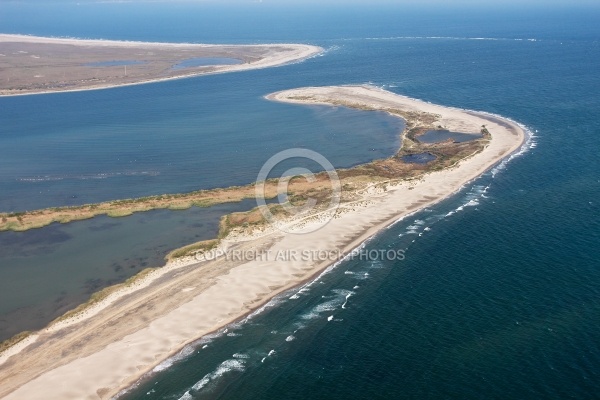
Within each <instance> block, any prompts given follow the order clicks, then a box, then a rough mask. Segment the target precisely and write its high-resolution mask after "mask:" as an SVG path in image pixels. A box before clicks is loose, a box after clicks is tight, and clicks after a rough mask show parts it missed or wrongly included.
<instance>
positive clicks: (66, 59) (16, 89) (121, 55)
mask: <svg viewBox="0 0 600 400" xmlns="http://www.w3.org/2000/svg"><path fill="white" fill-rule="evenodd" d="M322 51H323V49H322V48H321V47H318V46H311V45H306V44H290V43H275V44H256V45H254V44H252V45H216V44H197V43H157V42H134V41H116V40H92V39H68V38H49V37H40V36H27V35H13V34H0V68H1V69H4V70H5V74H4V75H3V78H2V79H1V80H0V96H18V95H27V94H42V93H55V92H72V91H81V90H96V89H106V88H111V87H117V86H129V85H139V84H144V83H150V82H159V81H167V80H172V79H181V78H189V77H193V76H199V75H208V74H220V73H226V72H237V71H245V70H251V69H261V68H270V67H276V66H281V65H285V64H290V63H294V62H299V61H302V60H305V59H307V58H310V57H313V56H315V55H317V54H319V53H321V52H322ZM196 58H208V59H211V58H213V59H214V58H216V59H236V60H239V61H240V63H239V64H223V65H219V64H216V65H204V66H197V67H185V68H173V67H174V66H175V67H176V66H177V65H179V63H181V62H183V61H185V60H190V59H192V60H193V59H196ZM119 60H121V62H126V63H127V67H126V68H125V64H122V65H121V64H119V63H118V62H119ZM115 61H116V62H117V65H111V64H110V63H112V62H115ZM102 63H108V64H102Z"/></svg>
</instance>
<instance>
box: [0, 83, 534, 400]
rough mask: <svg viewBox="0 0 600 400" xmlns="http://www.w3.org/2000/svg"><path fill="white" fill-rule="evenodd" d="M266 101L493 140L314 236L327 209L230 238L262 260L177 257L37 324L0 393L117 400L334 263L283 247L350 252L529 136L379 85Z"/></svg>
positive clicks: (368, 197) (227, 246)
mask: <svg viewBox="0 0 600 400" xmlns="http://www.w3.org/2000/svg"><path fill="white" fill-rule="evenodd" d="M268 98H269V99H271V100H274V101H284V102H294V103H302V104H317V103H318V104H340V103H346V104H347V103H352V104H354V105H355V106H356V107H359V108H360V107H361V106H368V107H371V108H381V109H386V108H396V109H402V110H406V111H421V112H423V111H424V112H427V113H431V114H436V115H439V121H440V124H441V125H443V126H445V127H447V128H449V129H452V130H457V131H462V132H478V131H479V130H480V129H481V126H482V125H486V127H487V129H488V131H489V132H490V134H491V140H490V142H489V143H488V145H487V147H485V149H484V150H483V151H482V152H480V153H477V154H475V155H473V156H471V157H469V158H467V159H465V160H462V161H461V162H460V163H459V164H458V165H456V166H453V167H452V168H449V169H446V170H443V171H436V172H431V173H429V174H427V175H426V176H425V177H424V178H422V179H420V180H418V181H416V180H413V181H410V182H399V183H395V184H393V185H389V186H388V187H387V188H386V189H381V188H378V187H373V188H372V190H367V191H365V192H364V196H363V198H362V199H360V200H359V201H356V202H354V203H352V204H348V203H345V204H343V205H342V207H341V208H340V209H339V210H338V211H337V215H336V218H334V219H332V220H331V221H330V222H329V223H328V224H326V225H325V226H323V227H322V228H321V229H318V230H316V231H314V232H311V233H307V234H298V233H301V232H302V231H310V230H311V229H310V228H311V226H312V225H313V224H319V223H320V221H319V220H320V219H322V218H324V217H325V214H320V215H313V216H311V217H310V218H303V219H302V220H301V221H289V224H288V226H287V227H286V230H287V231H291V232H292V233H283V232H282V231H279V230H275V229H271V230H266V231H263V232H261V233H256V234H254V235H252V236H243V235H236V236H229V237H226V238H225V239H224V240H223V241H222V242H221V244H220V246H221V250H223V251H232V250H237V251H248V252H263V253H264V252H265V251H268V254H269V255H270V256H269V257H267V258H259V259H255V260H248V261H245V262H243V261H235V260H227V259H224V258H219V259H216V260H204V261H198V260H195V259H187V260H178V261H177V262H175V263H171V264H169V265H168V266H167V267H166V268H163V269H160V270H158V271H155V272H153V273H152V274H150V275H148V276H146V277H145V278H144V279H142V280H141V281H139V282H136V283H135V286H132V287H130V288H126V289H124V290H123V291H122V292H120V293H115V294H113V295H111V296H110V297H109V298H107V299H105V300H104V301H103V302H101V303H100V304H98V305H96V306H95V307H94V308H92V309H89V310H88V311H86V312H84V313H82V314H80V315H78V316H75V317H73V318H71V319H70V320H66V321H62V322H60V323H57V324H55V325H51V326H49V327H48V328H46V329H44V330H41V331H39V332H36V333H35V337H33V338H31V339H29V340H28V342H26V345H21V346H19V347H16V348H13V349H12V350H11V349H9V352H5V354H4V355H2V356H1V357H0V398H3V399H24V398H60V399H98V398H100V399H106V398H110V397H111V396H114V395H115V394H117V393H118V392H119V391H120V390H122V389H123V388H126V387H128V386H130V385H131V384H133V383H134V382H135V381H136V380H137V379H139V378H140V377H141V376H142V375H143V374H145V373H147V372H149V371H151V370H152V369H153V368H154V367H155V366H156V365H157V364H159V363H160V362H161V361H162V360H164V359H166V358H168V357H169V356H171V355H173V354H175V353H176V352H177V351H179V350H180V349H181V348H182V347H183V346H185V344H187V343H189V342H191V341H194V340H195V339H198V338H199V337H201V336H203V335H205V334H207V333H209V332H211V331H214V330H216V329H218V328H219V327H222V326H224V325H226V324H227V323H229V322H231V321H234V320H236V319H238V318H240V317H241V316H243V315H245V314H247V313H248V312H250V311H251V310H253V309H256V308H257V307H259V306H260V305H262V304H264V303H265V302H267V301H268V300H269V299H270V298H272V297H273V296H274V295H276V294H277V293H280V292H282V291H284V290H286V289H288V288H290V287H293V286H295V285H298V284H299V283H301V282H303V281H305V280H306V279H309V278H310V277H312V276H314V275H315V274H318V273H319V272H320V271H322V270H323V269H324V268H326V267H327V266H328V265H330V264H331V263H332V262H331V261H320V260H318V259H311V258H306V259H305V258H302V257H300V258H298V259H296V260H293V259H289V258H288V259H285V258H283V259H280V260H278V259H277V258H276V255H277V254H281V253H282V252H283V253H285V252H287V253H288V254H289V253H293V252H298V253H301V252H303V251H304V250H306V249H311V250H313V251H324V252H325V251H331V250H339V251H340V252H342V253H343V252H349V251H351V250H352V249H354V248H356V247H357V246H358V245H359V244H360V243H362V242H363V241H365V240H366V239H368V238H369V237H371V236H373V235H374V234H376V233H377V232H378V231H380V230H382V229H384V228H385V227H387V226H389V225H390V224H391V223H393V222H395V221H397V220H398V219H399V218H401V217H403V216H406V215H407V214H410V213H414V212H415V211H417V210H419V209H422V208H424V207H427V206H429V205H431V204H433V203H436V202H438V201H440V200H442V199H444V198H446V197H448V196H450V195H451V194H453V193H455V192H456V191H457V190H459V189H460V188H461V187H462V186H463V185H464V184H466V183H467V182H469V181H471V180H473V179H474V178H476V177H477V176H479V175H481V174H482V173H483V172H485V171H486V170H487V169H489V168H490V167H491V166H493V165H494V164H496V163H498V162H499V161H500V160H501V159H503V158H505V157H507V156H508V155H510V154H511V153H513V152H514V151H515V150H517V149H518V148H519V147H520V146H521V145H522V143H523V142H524V139H525V132H524V130H523V129H522V128H521V127H519V126H518V125H517V124H515V123H513V122H511V121H509V120H505V119H499V118H490V116H489V115H483V114H478V113H474V112H469V111H465V110H460V109H455V108H448V107H443V106H439V105H434V104H429V103H426V102H422V101H419V100H414V99H411V98H408V97H404V96H399V95H396V94H393V93H390V92H386V91H383V90H380V89H377V88H374V87H367V86H341V87H315V88H302V89H294V90H288V91H284V92H278V93H274V94H271V95H269V96H268ZM11 355H12V356H11ZM9 356H10V357H9ZM57 382H60V384H57Z"/></svg>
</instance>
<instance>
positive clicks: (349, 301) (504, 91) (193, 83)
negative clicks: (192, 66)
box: [0, 2, 600, 399]
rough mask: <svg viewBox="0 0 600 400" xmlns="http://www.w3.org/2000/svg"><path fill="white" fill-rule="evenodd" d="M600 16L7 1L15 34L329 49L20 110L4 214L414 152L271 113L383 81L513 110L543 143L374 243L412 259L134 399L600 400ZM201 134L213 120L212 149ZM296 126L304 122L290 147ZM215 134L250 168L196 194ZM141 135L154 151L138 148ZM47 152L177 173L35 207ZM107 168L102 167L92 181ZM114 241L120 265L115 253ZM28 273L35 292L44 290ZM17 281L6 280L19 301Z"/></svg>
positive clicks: (155, 382)
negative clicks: (287, 101)
mask: <svg viewBox="0 0 600 400" xmlns="http://www.w3.org/2000/svg"><path fill="white" fill-rule="evenodd" d="M77 4H79V5H77ZM25 16H26V17H25ZM599 16H600V9H598V8H597V7H596V8H593V7H591V6H590V7H588V8H576V7H571V8H568V9H567V8H560V7H558V6H554V7H545V8H544V9H543V10H541V9H535V8H534V7H532V8H526V7H523V8H519V9H517V8H510V9H500V8H498V9H491V10H490V9H485V8H483V7H479V8H478V7H474V8H473V7H471V8H444V7H441V6H440V7H437V8H427V7H425V6H421V7H417V6H410V7H400V6H395V5H382V6H380V7H375V6H371V7H366V6H365V7H362V6H358V5H354V6H352V5H350V6H346V7H341V6H319V7H317V6H314V5H313V6H311V7H309V6H298V5H287V6H284V5H273V4H267V2H265V3H264V4H260V3H254V4H240V5H237V6H236V7H231V6H229V7H226V6H225V5H217V4H212V3H208V4H191V3H177V4H170V5H165V4H162V3H144V4H143V5H142V4H139V3H93V4H90V3H85V2H81V3H39V2H23V3H16V2H15V3H2V4H0V26H2V30H3V31H4V32H6V33H25V34H36V35H49V36H69V37H85V38H104V39H123V40H149V41H173V42H177V41H190V42H213V43H268V42H302V43H310V44H316V45H320V46H322V47H324V48H325V49H326V52H325V53H324V54H323V55H322V56H319V57H315V58H312V59H310V60H307V61H305V62H302V63H298V64H293V65H288V66H284V67H279V68H273V69H265V70H257V71H248V72H243V73H239V74H238V73H236V74H223V75H215V76H208V77H197V78H192V79H185V80H179V81H172V82H163V83H156V84H149V85H141V86H132V87H126V88H118V89H110V90H101V91H89V92H78V93H66V94H57V95H47V96H23V97H15V98H0V120H1V121H2V127H1V128H0V144H1V145H2V147H3V148H5V149H6V148H9V149H10V152H8V151H7V152H6V153H5V154H3V156H2V158H0V165H1V166H2V167H1V168H0V171H1V172H0V174H2V177H0V178H1V179H0V185H2V187H3V188H2V192H1V193H2V194H1V196H0V197H1V199H0V202H1V204H2V205H3V207H4V208H5V209H6V208H8V209H11V208H12V209H17V208H18V207H19V205H20V204H27V207H37V206H42V205H43V206H54V205H57V204H61V203H62V202H64V201H73V202H77V201H88V200H87V199H92V198H93V199H102V198H107V199H109V198H115V197H117V196H120V195H123V197H130V196H132V195H136V193H138V192H139V193H153V192H154V191H158V192H160V191H165V190H166V191H185V190H193V189H195V187H194V186H195V185H196V186H197V185H206V186H211V185H214V184H215V183H219V182H235V180H236V179H237V180H238V182H243V181H244V180H246V179H249V178H251V177H252V174H250V173H248V174H247V175H243V172H249V171H252V168H256V166H257V165H258V166H260V162H261V160H263V159H264V160H266V159H268V158H269V157H270V156H271V155H273V154H274V153H275V152H276V149H278V148H280V147H284V146H290V145H292V144H294V143H295V142H294V141H302V144H303V145H304V146H306V147H307V148H312V149H314V150H317V151H322V152H324V154H326V155H327V157H331V158H334V160H333V161H332V162H333V163H334V165H336V166H346V165H352V164H353V162H361V161H364V160H367V159H371V158H377V157H382V156H384V155H385V154H389V152H390V151H392V152H393V151H394V148H395V147H397V146H398V143H397V142H395V143H392V142H389V140H390V139H391V138H393V131H394V130H395V129H397V128H398V127H397V126H394V123H393V122H392V121H387V120H385V119H383V120H381V119H380V117H381V116H380V115H379V116H375V117H374V118H371V117H372V115H371V116H369V115H368V113H366V114H364V115H363V114H361V113H357V112H352V111H350V110H343V109H342V110H338V111H328V110H326V109H311V108H304V107H296V106H283V105H274V104H271V103H268V102H265V101H264V100H263V99H262V96H264V95H265V94H267V93H270V92H272V91H276V90H283V89H287V88H293V87H299V86H308V85H333V84H357V83H370V84H373V85H376V86H379V87H382V88H384V89H387V90H390V91H393V92H396V93H399V94H402V95H407V96H410V97H414V98H419V99H422V100H425V101H430V102H432V103H438V104H442V105H447V106H454V107H461V108H466V109H473V110H480V111H486V112H490V113H494V114H499V115H502V116H504V117H508V118H511V119H513V120H515V121H518V122H520V123H522V124H524V125H525V126H526V127H527V128H528V129H529V131H530V132H531V137H530V139H529V141H528V143H527V144H526V145H525V146H524V147H523V149H522V150H521V151H520V152H519V153H518V154H516V155H515V156H513V157H512V158H511V159H510V160H508V161H505V162H503V163H502V164H500V165H498V166H495V167H494V168H493V169H492V170H490V171H489V172H487V173H486V174H484V175H483V176H482V177H481V178H479V179H477V180H475V181H474V182H471V183H470V184H468V185H466V186H465V187H464V188H462V190H461V191H460V192H458V193H457V194H456V195H455V196H453V197H451V198H449V199H447V200H445V201H443V202H441V203H439V204H437V205H435V206H433V207H430V208H427V209H425V210H422V211H420V212H418V213H416V214H414V215H411V216H410V217H407V218H405V219H404V220H401V221H398V222H397V223H396V224H394V225H393V226H391V227H390V228H389V229H387V230H385V231H384V232H381V233H380V234H379V235H377V236H376V237H374V238H372V239H371V240H370V241H368V242H367V243H365V244H364V246H365V247H364V249H365V250H378V249H392V250H403V251H404V254H405V257H404V258H403V259H402V260H399V259H396V260H390V261H386V260H379V261H361V260H360V259H351V260H346V261H343V262H341V263H339V264H338V265H336V266H335V267H334V268H332V269H330V270H328V271H327V272H326V273H324V274H323V275H321V276H319V277H318V278H316V279H315V280H314V281H312V282H310V283H309V284H307V285H305V286H303V287H301V288H297V289H294V290H292V291H290V292H288V293H285V294H283V295H281V296H279V297H277V298H276V299H274V300H273V301H272V302H270V303H269V304H268V305H267V306H266V307H264V308H262V309H260V310H258V311H257V312H256V313H254V314H253V315H251V316H249V317H248V318H247V319H245V320H243V321H240V322H239V323H237V324H234V325H231V326H229V327H226V328H224V329H222V330H221V331H219V332H217V333H215V334H214V335H211V336H210V337H205V338H202V339H201V340H200V341H198V342H197V343H195V344H194V345H192V346H188V347H187V348H185V349H184V350H183V351H182V352H181V354H179V355H178V356H177V357H175V358H173V359H171V360H167V361H166V362H164V363H162V364H161V365H159V367H157V368H156V369H155V371H154V372H153V373H152V374H150V375H149V376H146V377H145V378H144V379H142V380H141V381H140V382H139V383H138V384H137V385H136V387H135V388H133V389H132V390H131V391H129V392H127V393H125V394H123V396H122V397H123V398H124V399H216V398H220V399H280V398H286V399H299V398H311V399H321V398H322V399H345V398H370V399H372V398H382V399H383V398H386V399H387V398H399V399H412V398H419V399H420V398H430V399H445V398H463V399H479V398H484V397H485V398H502V399H507V398H508V399H521V398H549V399H563V398H594V397H597V393H599V392H600V384H599V383H598V382H600V379H599V375H600V348H599V347H598V343H600V337H599V333H598V329H597V325H598V322H600V296H599V294H600V289H599V288H600V262H599V261H598V249H599V248H600V213H599V210H600V158H599V157H598V155H597V151H598V149H599V148H600V122H599V121H598V119H597V118H595V117H596V115H595V114H596V113H597V111H598V110H600V74H598V72H597V70H598V67H599V65H600V27H598V25H597V23H596V22H595V21H597V19H598V17H599ZM215 99H216V100H215ZM126 104H132V106H131V107H130V108H127V107H125V105H126ZM233 108H235V110H236V112H235V113H232V112H231V110H232V109H233ZM163 109H164V110H168V112H162V113H161V112H160V110H163ZM269 110H277V111H276V112H275V117H273V118H275V120H273V119H268V118H266V117H265V116H264V113H265V112H268V111H269ZM338 112H339V113H341V114H340V115H339V116H338V115H336V113H338ZM344 113H349V115H347V114H344ZM271 114H273V113H271ZM298 118H300V119H302V121H300V122H299V121H298ZM293 121H295V123H296V124H300V125H301V126H300V125H292V124H291V122H293ZM347 121H350V122H347ZM378 121H381V122H378ZM223 124H226V126H223ZM357 124H360V125H357ZM200 125H206V127H207V128H206V134H205V135H202V134H200V133H199V132H201V130H199V128H198V126H200ZM288 129H296V130H295V131H294V134H293V137H292V138H291V139H290V137H289V136H288V135H286V132H288ZM357 131H359V132H357ZM211 132H219V134H211ZM228 132H229V135H230V136H227V133H228ZM230 132H235V134H231V133H230ZM328 132H335V133H336V134H335V135H334V136H328ZM194 134H196V135H197V136H196V137H194V145H193V146H191V148H190V149H183V150H180V151H183V152H184V154H185V155H186V156H185V157H177V155H178V152H179V150H178V143H179V144H182V143H188V142H191V141H192V139H191V138H192V137H193V135H194ZM144 135H149V136H148V138H149V139H151V140H144V139H143V138H141V137H143V136H144ZM161 135H169V137H172V138H173V143H170V144H169V146H167V147H164V146H160V147H159V146H158V145H156V147H153V146H154V144H155V143H167V141H168V140H166V139H164V140H165V141H164V142H160V141H161V140H163V139H161ZM170 135H172V136H170ZM256 135H260V136H256ZM343 135H345V136H343ZM282 136H288V138H287V139H283V138H281V137H282ZM255 137H260V138H261V141H260V142H259V143H260V145H257V146H256V147H255V148H253V149H250V150H248V151H251V157H250V156H249V157H247V158H240V157H239V156H236V155H235V152H234V150H235V149H234V146H233V145H232V143H234V142H235V141H236V140H247V142H246V143H255V144H257V141H256V140H254V141H252V139H253V138H255ZM340 137H342V138H340ZM109 139H110V140H109ZM234 139H235V140H234ZM87 140H90V141H91V142H93V143H94V145H93V146H92V147H91V148H89V149H88V150H86V151H89V154H88V156H87V157H81V159H80V158H78V157H77V156H76V154H74V149H76V148H77V146H81V144H82V143H84V142H85V141H87ZM273 140H274V141H275V142H276V144H275V145H273V146H270V143H272V141H273ZM204 141H206V146H213V148H215V149H217V148H218V149H220V151H225V150H221V147H220V146H222V148H223V149H226V151H227V153H225V156H224V157H228V158H223V157H222V158H221V159H225V160H228V162H229V160H232V165H231V168H232V169H238V170H239V171H241V172H240V174H239V175H237V176H234V175H235V174H234V173H232V172H231V171H230V170H224V169H223V168H219V167H216V166H215V165H212V166H211V168H210V170H208V173H207V174H200V175H203V176H202V177H200V178H198V179H197V180H195V179H194V178H193V172H194V171H196V170H197V169H198V168H200V167H199V166H200V165H201V164H197V163H196V161H193V157H191V153H192V152H195V151H197V149H200V148H202V146H204V145H205V144H204V143H205V142H204ZM140 142H143V143H144V144H145V145H146V146H148V147H145V148H143V149H141V150H140V149H139V146H137V145H138V144H140ZM49 143H50V144H53V145H52V146H50V145H49ZM5 146H12V147H5ZM277 146H280V147H277ZM30 149H31V153H28V152H29V151H30ZM44 149H46V153H44V154H47V155H48V157H49V158H50V157H52V156H53V155H54V154H56V158H57V159H59V158H61V159H64V158H65V155H72V157H70V158H67V160H68V162H63V161H64V160H62V161H61V160H60V159H59V160H49V159H44V160H46V161H47V162H48V164H47V166H49V167H48V169H51V168H50V167H52V168H55V169H54V170H52V171H51V172H49V173H47V175H49V176H51V177H63V176H69V177H73V176H75V175H78V174H79V175H78V176H81V175H85V176H86V177H87V176H88V175H90V174H95V173H103V171H109V172H111V173H121V174H122V172H123V171H133V172H143V171H154V172H157V173H154V174H152V175H140V174H138V175H136V174H130V175H119V176H115V177H112V176H111V177H109V178H106V179H101V180H93V181H94V182H102V183H99V184H98V185H100V186H99V187H98V186H96V183H93V184H91V183H89V182H88V181H90V179H76V178H69V179H62V180H56V181H54V182H59V183H56V185H58V187H61V189H60V191H57V193H51V194H48V195H46V194H44V193H42V194H39V193H38V194H35V192H34V189H31V187H34V185H35V184H38V183H37V182H28V181H18V182H20V183H17V181H16V180H14V179H13V180H12V181H11V179H10V178H11V176H12V177H15V176H19V177H20V176H24V177H34V176H44V175H45V174H46V173H45V172H44V171H38V170H35V169H36V168H38V167H44V168H45V165H44V164H39V165H38V164H35V163H31V162H26V161H20V160H21V158H20V157H16V156H15V154H17V155H19V154H23V155H24V156H23V157H24V158H27V157H32V158H30V160H31V159H34V158H35V159H38V158H39V157H38V156H39V155H40V154H42V153H43V150H44ZM50 149H51V151H50ZM163 149H164V152H163ZM372 149H376V150H375V151H372ZM34 150H35V151H34ZM188 150H189V153H186V152H188ZM36 151H37V153H36ZM373 152H375V153H377V154H376V155H373V154H371V153H373ZM386 152H388V153H386ZM36 154H37V155H38V156H36ZM107 154H108V155H110V154H123V157H131V158H124V160H126V161H129V160H131V159H134V160H137V157H142V156H145V157H147V158H146V159H143V160H140V161H139V162H140V163H142V164H143V165H139V166H138V165H136V164H135V163H130V164H133V165H130V166H128V167H127V168H130V169H127V168H125V165H126V163H122V164H119V163H116V164H115V165H114V169H113V170H110V168H109V167H110V165H111V163H110V160H109V159H108V158H106V157H105V156H106V155H107ZM379 154H381V155H379ZM94 157H95V158H94ZM103 157H105V158H103ZM336 157H337V158H336ZM5 160H8V161H5ZM89 160H94V163H95V164H96V165H99V166H100V167H102V168H96V169H94V167H93V165H91V164H92V163H90V162H88V161H89ZM96 160H100V161H96ZM190 160H192V161H190ZM213 160H214V159H213ZM353 160H355V161H353ZM210 161H211V160H209V161H208V162H210ZM233 161H235V163H233ZM136 162H137V161H136ZM245 162H248V164H245ZM98 163H99V164H98ZM168 163H171V164H172V165H167V164H168ZM213 164H214V161H213ZM207 165H208V164H207ZM228 166H229V165H228ZM11 168H12V169H11ZM44 168H40V169H41V170H43V169H44ZM96 171H100V172H96ZM204 175H207V176H208V177H205V176H204ZM44 182H45V183H44ZM49 182H50V183H49ZM62 182H67V183H62ZM86 182H88V183H86ZM26 183H27V184H26ZM39 184H40V187H43V188H44V190H46V191H50V192H52V190H53V189H54V188H56V187H57V186H55V185H54V183H52V181H50V180H47V181H41V182H40V183H39ZM11 185H12V186H11ZM61 185H65V186H61ZM102 185H104V186H102ZM18 188H22V189H18ZM188 188H190V189H188ZM19 190H23V192H19ZM39 191H41V190H39V189H38V192H39ZM58 192H60V193H63V194H60V193H58ZM22 193H30V194H31V195H27V196H25V197H26V198H22V197H21V196H24V195H23V194H22ZM73 195H75V197H73ZM13 196H14V197H13ZM61 196H62V197H61ZM103 196H104V197H103ZM66 199H72V200H66ZM192 211H193V210H190V212H192ZM181 213H186V211H182V212H181ZM177 215H178V218H180V217H181V215H184V214H177ZM130 218H133V217H130ZM128 221H130V219H129V218H125V219H122V220H119V223H121V224H124V225H127V224H129V222H128ZM131 221H133V220H131ZM131 223H134V222H131ZM78 224H80V223H79V222H76V223H73V224H72V226H73V228H75V227H77V225H78ZM70 225H71V224H70ZM174 226H176V224H174ZM49 228H50V227H49ZM45 229H47V228H43V229H42V230H40V232H42V231H44V230H45ZM52 229H55V228H52ZM198 229H199V230H201V229H205V228H202V227H198ZM84 231H85V230H84V229H80V230H79V232H81V235H84V234H85V232H84ZM48 232H49V231H48ZM79 232H78V235H79ZM38 234H40V235H41V234H42V233H38ZM157 234H158V233H157ZM2 235H4V234H0V240H1V239H2ZM187 235H188V237H189V232H187ZM184 236H185V235H182V236H181V240H184ZM84 239H85V238H83V239H81V238H80V239H79V240H83V241H85V240H84ZM155 240H156V242H159V239H156V238H155ZM102 246H104V247H103V249H105V251H106V253H110V251H111V249H112V248H113V247H116V246H117V243H111V242H110V241H108V242H107V243H105V244H103V245H102ZM2 254H4V253H2ZM113 262H114V261H113ZM3 266H4V264H3ZM81 268H86V267H85V265H84V266H81ZM86 274H88V275H90V276H92V275H93V272H91V271H87V272H86ZM86 274H82V275H84V276H85V275H86ZM5 276H9V275H5ZM21 279H23V281H22V282H21V283H22V284H26V283H27V282H26V279H27V278H26V276H25V277H23V278H21ZM18 283H19V282H16V283H15V282H12V281H9V280H7V279H6V278H3V279H1V280H0V285H2V290H0V292H6V291H7V290H6V288H7V287H9V285H13V284H18ZM5 285H6V286H5Z"/></svg>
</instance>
